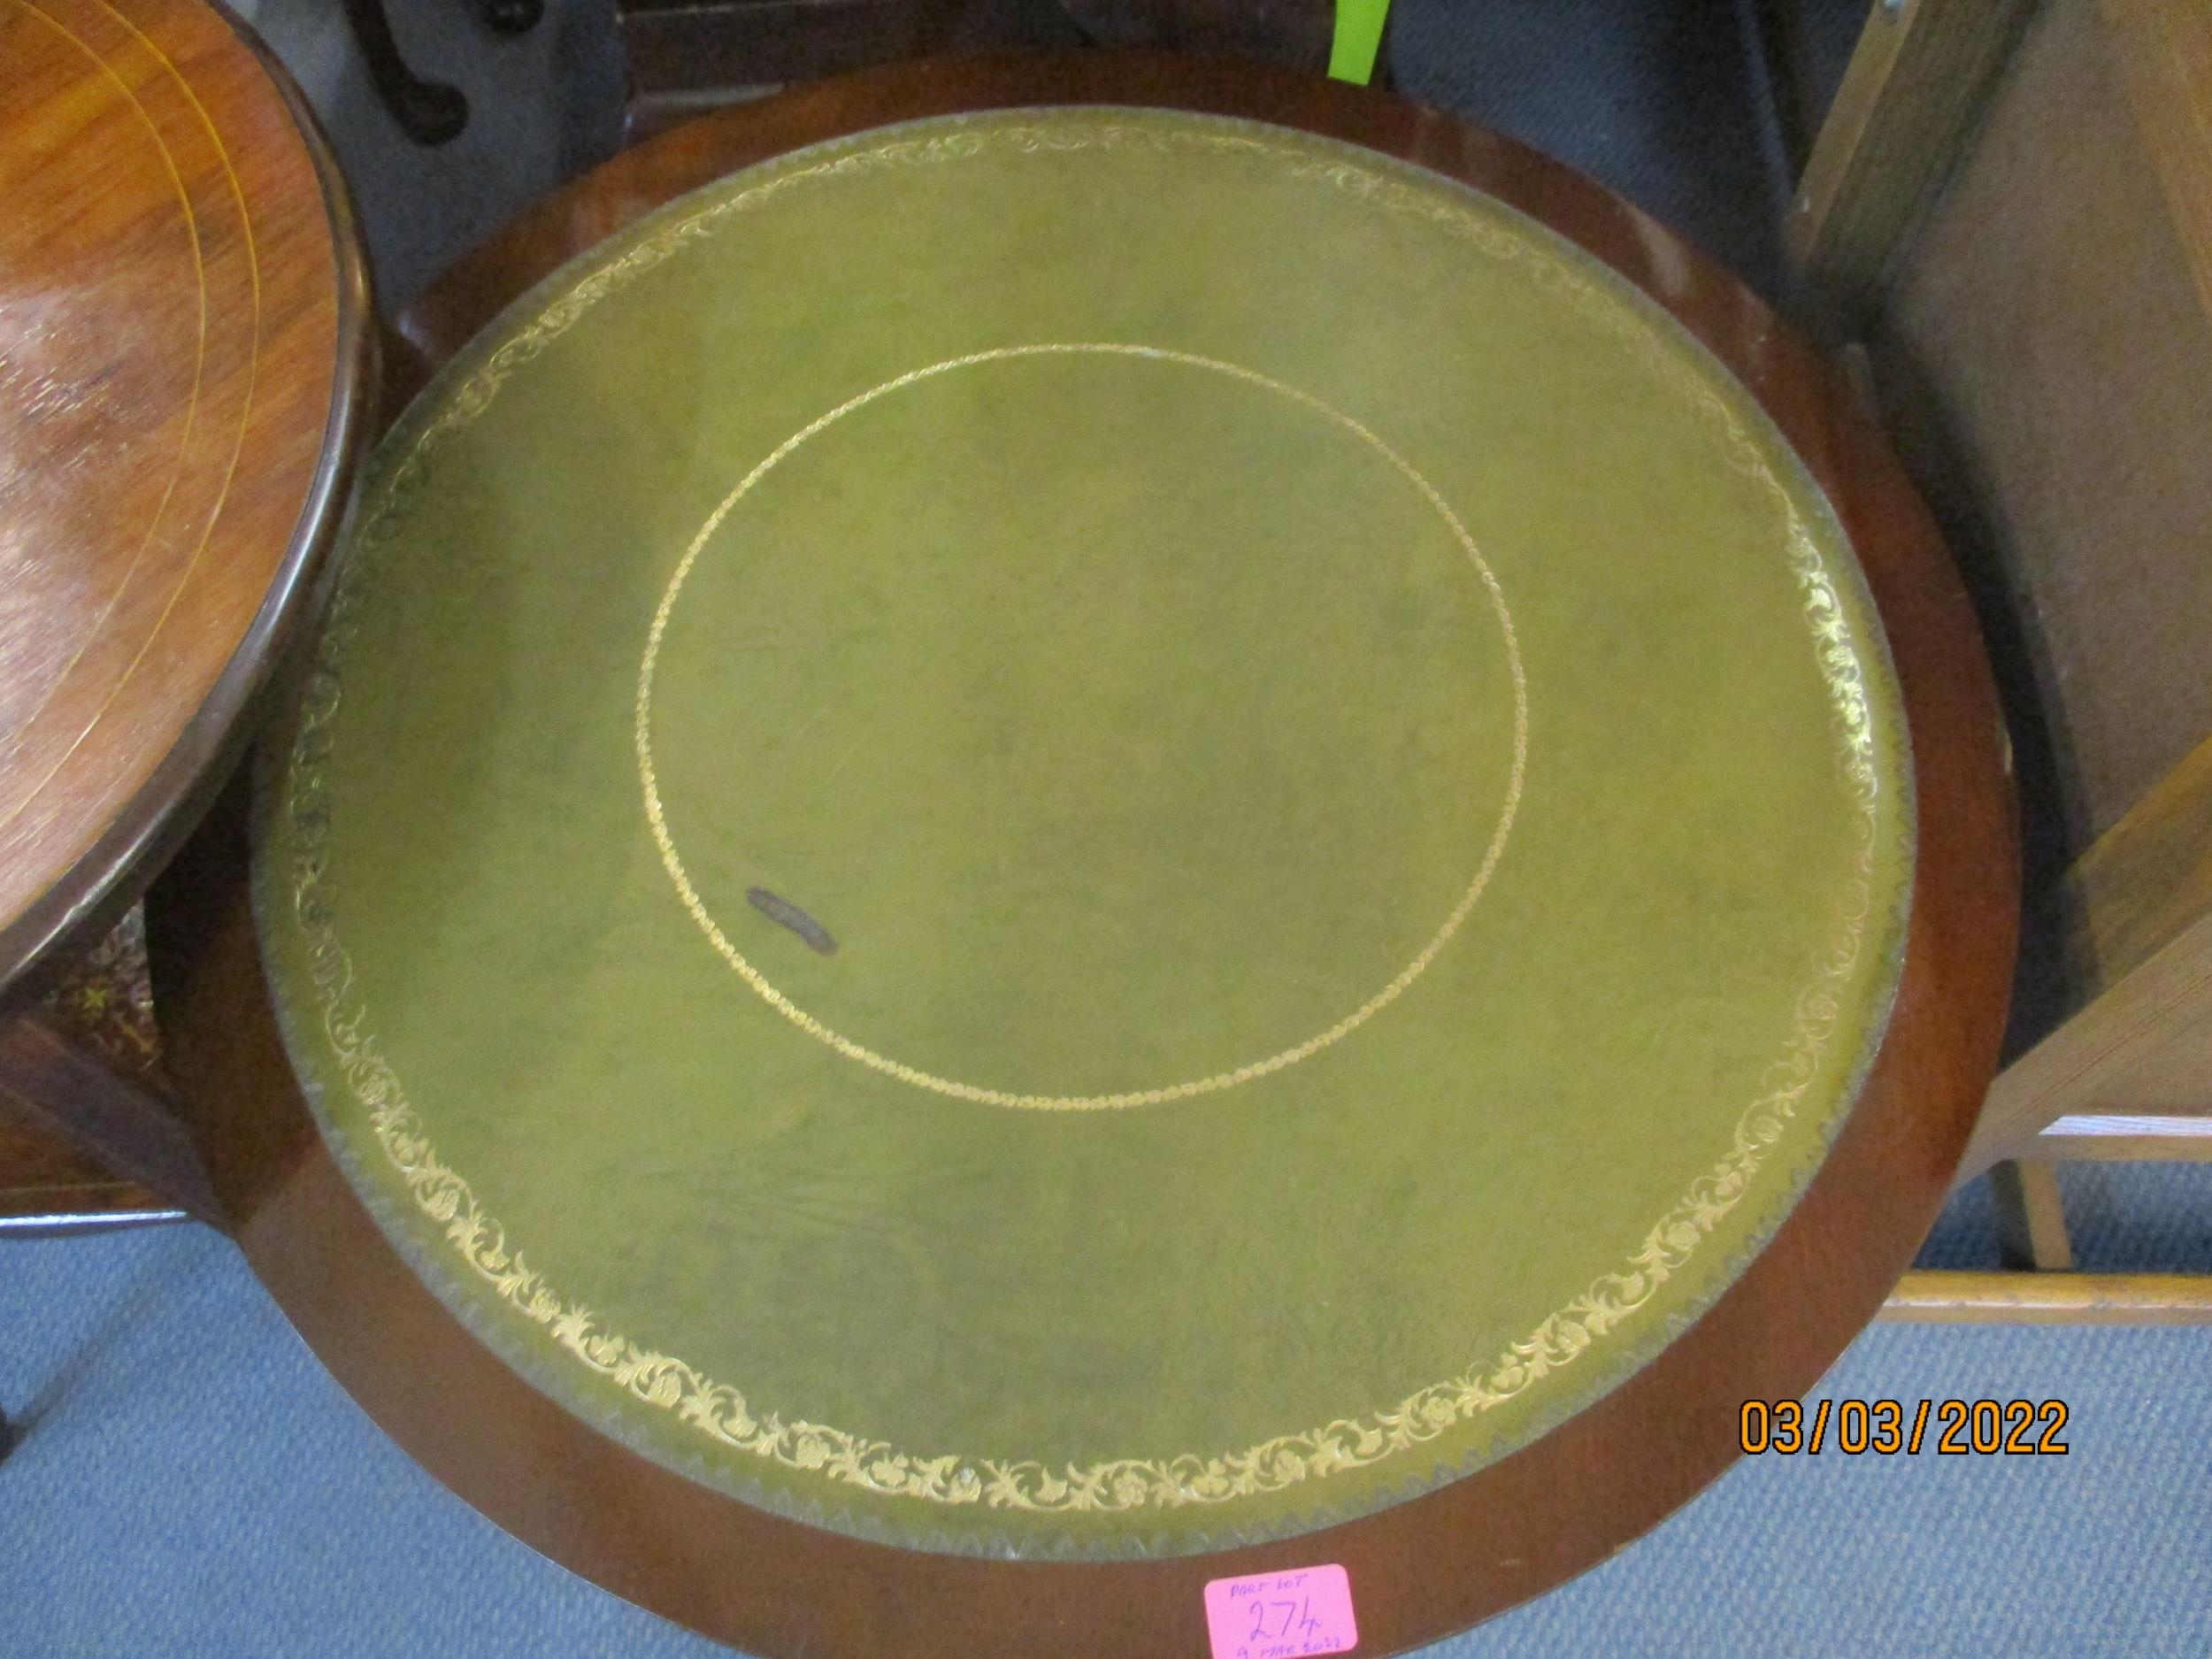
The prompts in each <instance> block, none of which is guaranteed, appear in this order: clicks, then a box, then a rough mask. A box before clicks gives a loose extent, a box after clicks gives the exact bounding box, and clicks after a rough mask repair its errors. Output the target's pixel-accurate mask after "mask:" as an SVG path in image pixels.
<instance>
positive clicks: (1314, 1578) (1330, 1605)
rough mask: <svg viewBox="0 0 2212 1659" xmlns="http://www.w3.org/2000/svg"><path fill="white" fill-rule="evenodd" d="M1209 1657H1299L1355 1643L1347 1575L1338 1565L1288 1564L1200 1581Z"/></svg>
mask: <svg viewBox="0 0 2212 1659" xmlns="http://www.w3.org/2000/svg"><path fill="white" fill-rule="evenodd" d="M1206 1632H1207V1633H1208V1634H1209V1635H1210V1636H1211V1637H1212V1638H1213V1648H1214V1659H1305V1656H1306V1655H1310V1654H1325V1653H1349V1652H1350V1651H1351V1650H1352V1649H1353V1648H1355V1647H1358V1646H1359V1626H1358V1625H1357V1624H1354V1623H1353V1622H1352V1579H1351V1575H1350V1574H1348V1573H1347V1572H1346V1571H1344V1569H1343V1568H1341V1567H1339V1566H1334V1565H1331V1566H1326V1567H1293V1568H1291V1569H1290V1570H1289V1571H1286V1572H1257V1573H1254V1574H1253V1575H1252V1576H1251V1577H1250V1578H1216V1579H1215V1580H1214V1581H1213V1582H1212V1583H1211V1584H1209V1585H1208V1586H1206Z"/></svg>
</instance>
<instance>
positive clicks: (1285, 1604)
mask: <svg viewBox="0 0 2212 1659" xmlns="http://www.w3.org/2000/svg"><path fill="white" fill-rule="evenodd" d="M1308 1605H1309V1603H1308V1601H1307V1600H1306V1598H1304V1597H1300V1598H1299V1599H1298V1600H1297V1601H1255V1602H1254V1603H1253V1604H1252V1633H1251V1634H1250V1635H1249V1636H1248V1637H1246V1638H1245V1640H1247V1641H1248V1642H1254V1641H1280V1640H1283V1639H1284V1638H1285V1637H1286V1636H1288V1635H1289V1634H1290V1633H1291V1632H1292V1631H1294V1630H1297V1631H1302V1632H1305V1633H1306V1634H1307V1635H1309V1636H1310V1635H1311V1634H1312V1633H1313V1632H1314V1630H1315V1628H1316V1627H1317V1625H1319V1624H1320V1623H1321V1621H1320V1620H1319V1619H1317V1618H1315V1617H1313V1616H1312V1615H1311V1614H1310V1613H1308V1612H1307V1610H1306V1609H1307V1607H1308ZM1270 1612H1274V1613H1277V1614H1279V1615H1280V1617H1279V1621H1278V1622H1276V1623H1275V1625H1274V1628H1273V1629H1270V1628H1268V1625H1269V1618H1268V1615H1269V1613H1270Z"/></svg>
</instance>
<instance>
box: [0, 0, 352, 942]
mask: <svg viewBox="0 0 2212 1659" xmlns="http://www.w3.org/2000/svg"><path fill="white" fill-rule="evenodd" d="M0 42H4V49H0V88H4V92H5V96H4V97H0V195H4V196H5V197H6V199H7V201H8V204H9V211H8V213H7V215H6V221H5V223H4V225H0V293H4V294H5V296H6V298H5V299H4V300H0V503H4V505H0V586H4V588H5V589H6V592H7V595H8V598H7V603H6V604H5V606H4V609H0V699H4V704H5V706H4V711H0V729H4V731H5V738H4V741H0V984H7V983H11V982H13V981H16V980H18V979H20V978H21V977H22V976H23V975H24V973H25V972H26V970H27V969H29V968H31V967H32V966H33V965H34V964H38V963H40V962H42V961H43V960H44V959H46V958H47V957H49V956H50V954H51V953H52V952H53V951H54V950H55V949H57V948H58V947H60V946H62V945H64V944H65V943H66V942H67V941H70V940H71V939H72V938H76V939H79V940H81V939H83V938H84V937H86V936H87V933H88V929H89V928H91V927H96V926H99V925H100V924H101V923H102V922H103V921H104V920H112V919H113V918H114V916H115V914H116V913H117V912H118V911H119V910H120V909H122V908H123V907H124V906H125V905H126V904H127V903H128V902H130V900H131V899H132V898H134V896H135V895H136V890H137V888H138V887H142V885H143V884H144V882H145V881H146V880H147V879H150V876H151V875H152V873H153V872H154V871H155V870H156V869H157V868H158V867H159V864H160V862H161V860H162V858H163V856H164V855H165V853H166V852H167V851H168V850H169V849H172V848H173V846H174V845H175V844H176V842H177V841H178V840H179V839H180V837H181V835H182V834H183V833H184V832H185V831H186V830H188V828H189V827H190V823H191V819H192V818H193V815H194V812H195V810H196V808H197V807H199V806H203V805H204V804H205V801H206V798H207V793H208V790H209V788H210V787H211V785H212V784H213V783H214V782H215V781H217V780H219V778H220V776H221V775H222V773H223V772H224V770H225V768H226V765H227V763H228V762H229V761H231V760H234V758H235V757H236V756H237V755H238V753H240V752H241V749H242V745H243V742H244V741H245V736H246V730H245V728H244V727H243V726H242V721H241V717H242V714H243V712H244V711H245V710H247V708H248V706H249V705H250V703H252V701H253V699H254V697H255V695H256V693H257V691H258V690H259V688H260V687H261V686H262V685H263V684H264V682H265V680H267V679H268V677H269V673H270V671H271V666H272V664H273V661H274V660H275V658H276V657H277V655H278V653H279V651H280V648H281V647H282V646H283V645H284V644H285V643H286V642H287V641H288V640H289V639H290V638H291V637H292V635H293V634H294V631H295V629H296V625H297V624H298V622H299V621H300V619H301V618H303V617H305V616H309V615H311V612H312V611H313V608H314V605H313V600H314V587H315V577H316V574H317V571H318V568H319V563H320V560H321V557H322V555H323V553H324V552H325V551H326V549H327V546H328V544H329V541H330V537H331V533H332V531H333V530H334V528H335V527H336V521H337V517H338V511H339V510H340V509H341V508H342V505H343V503H344V500H345V495H346V488H347V482H348V478H349V471H350V467H351V464H352V461H353V459H354V457H355V454H356V451H357V446H358V441H359V440H360V439H361V437H362V436H363V435H365V425H366V421H365V401H364V395H365V392H366V391H367V390H368V389H369V382H370V380H371V376H372V371H373V357H372V349H373V335H372V334H371V331H370V328H369V318H370V314H371V313H370V309H369V304H368V293H367V283H366V277H365V270H364V266H363V263H362V257H361V254H360V250H359V247H358V243H357V238H356V235H355V233H354V228H353V224H352V219H351V215H350V211H349V208H348V206H347V204H346V197H345V193H344V188H343V186H342V182H341V181H340V180H339V178H338V175H337V172H336V168H335V165H334V163H333V161H332V159H331V157H330V154H329V152H328V150H327V149H326V147H325V146H324V144H323V142H321V140H320V138H319V136H318V134H317V133H316V130H315V125H314V119H313V117H312V116H311V114H310V113H309V111H308V110H307V107H306V104H305V103H304V101H303V99H302V98H301V97H300V96H299V94H298V91H297V88H295V87H294V86H293V84H292V81H291V80H290V77H289V76H288V75H287V74H286V73H284V72H283V70H282V69H281V68H280V67H279V66H278V65H276V64H275V62H274V60H273V59H271V58H268V57H267V56H266V55H265V52H264V51H263V50H262V49H261V48H260V47H259V45H258V44H257V43H256V42H252V41H251V40H250V37H248V36H247V35H244V34H243V33H242V32H241V31H240V30H239V29H238V28H236V27H234V26H233V24H232V22H231V20H230V19H229V16H228V14H227V12H223V11H222V10H220V9H219V8H218V7H211V6H209V5H206V4H200V3H199V0H115V3H113V4H111V0H6V4H4V5H0Z"/></svg>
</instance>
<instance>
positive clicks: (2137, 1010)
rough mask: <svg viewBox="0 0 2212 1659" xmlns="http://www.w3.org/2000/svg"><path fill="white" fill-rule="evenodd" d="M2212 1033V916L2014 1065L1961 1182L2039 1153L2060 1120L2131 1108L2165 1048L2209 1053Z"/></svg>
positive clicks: (2003, 1078) (1991, 1102)
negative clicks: (2041, 1137)
mask: <svg viewBox="0 0 2212 1659" xmlns="http://www.w3.org/2000/svg"><path fill="white" fill-rule="evenodd" d="M2208 1033H2212V916H2206V917H2203V918H2200V919H2199V920H2198V921H2196V922H2195V923H2194V924H2193V925H2192V926H2190V927H2189V928H2187V929H2186V930H2185V932H2184V933H2182V935H2181V937H2180V938H2178V939H2177V940H2175V941H2173V942H2172V943H2171V944H2170V945H2168V946H2167V947H2166V948H2165V949H2163V950H2161V951H2159V952H2158V953H2157V954H2156V955H2154V956H2152V957H2151V958H2150V959H2149V960H2148V961H2147V962H2145V963H2144V964H2142V965H2141V966H2140V967H2139V968H2137V969H2136V970H2135V971H2134V972H2132V973H2130V974H2128V975H2127V976H2126V977H2125V978H2124V979H2122V980H2121V981H2120V982H2119V983H2118V984H2117V985H2116V986H2114V987H2112V988H2111V989H2109V990H2108V991H2107V992H2105V994H2104V995H2101V996H2100V997H2099V998H2098V999H2097V1000H2096V1001H2095V1002H2092V1003H2091V1004H2090V1005H2089V1006H2088V1007H2087V1008H2086V1009H2085V1010H2082V1011H2081V1012H2080V1013H2078V1014H2077V1015H2075V1016H2074V1018H2071V1019H2070V1020H2069V1021H2067V1022H2066V1024H2064V1025H2062V1026H2060V1027H2059V1028H2058V1029H2057V1030H2056V1031H2055V1032H2053V1033H2051V1034H2050V1035H2049V1036H2047V1037H2046V1038H2045V1039H2044V1040H2043V1041H2041V1042H2039V1043H2038V1044H2036V1046H2035V1047H2034V1048H2031V1049H2029V1050H2028V1052H2027V1053H2026V1054H2024V1055H2023V1056H2021V1057H2020V1058H2019V1059H2017V1060H2016V1061H2014V1062H2013V1064H2011V1065H2010V1066H2008V1067H2007V1068H2006V1069H2005V1071H2003V1072H2002V1073H2001V1074H2000V1075H1999V1077H1998V1079H1997V1081H1996V1084H1995V1086H1994V1087H1992V1088H1991V1090H1990V1091H1989V1099H1988V1102H1986V1103H1985V1105H1984V1106H1983V1108H1982V1116H1981V1122H1980V1123H1979V1125H1978V1126H1977V1127H1976V1128H1975V1131H1974V1138H1973V1140H1972V1141H1970V1142H1969V1143H1968V1145H1967V1148H1966V1156H1964V1157H1963V1158H1962V1159H1961V1160H1960V1161H1959V1170H1958V1177H1957V1179H1959V1180H1960V1181H1962V1182H1963V1181H1966V1180H1968V1179H1971V1178H1972V1177H1974V1176H1976V1175H1978V1174H1979V1173H1981V1171H1984V1170H1985V1169H1987V1168H1988V1167H1989V1166H1990V1165H1991V1164H1994V1163H1995V1162H1997V1160H1998V1159H2000V1158H2007V1157H2014V1156H2019V1155H2020V1154H2021V1153H2022V1152H2023V1151H2027V1152H2029V1154H2030V1156H2041V1154H2040V1153H2038V1152H2035V1151H2033V1150H2032V1148H2034V1145H2035V1137H2036V1136H2037V1135H2038V1134H2039V1133H2040V1132H2041V1131H2042V1130H2043V1128H2044V1127H2045V1126H2046V1125H2048V1124H2050V1123H2052V1122H2053V1121H2055V1119H2057V1118H2062V1117H2066V1116H2068V1115H2070V1114H2071V1115H2079V1116H2087V1115H2091V1114H2094V1113H2096V1112H2098V1111H2099V1110H2101V1109H2106V1108H2108V1107H2110V1106H2112V1105H2114V1104H2124V1102H2126V1101H2127V1099H2128V1091H2129V1090H2130V1088H2131V1087H2132V1086H2133V1084H2134V1082H2135V1080H2136V1079H2138V1078H2139V1076H2140V1075H2141V1073H2142V1072H2143V1071H2144V1069H2145V1068H2146V1067H2147V1066H2148V1065H2151V1064H2154V1063H2155V1062H2156V1061H2157V1060H2158V1059H2160V1058H2161V1057H2162V1054H2163V1052H2164V1051H2167V1050H2170V1049H2171V1048H2174V1047H2175V1046H2176V1045H2185V1046H2186V1047H2187V1048H2188V1049H2189V1050H2190V1051H2191V1052H2192V1053H2195V1052H2200V1051H2201V1046H2202V1045H2203V1044H2204V1043H2205V1041H2206V1040H2207V1036H2208Z"/></svg>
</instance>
